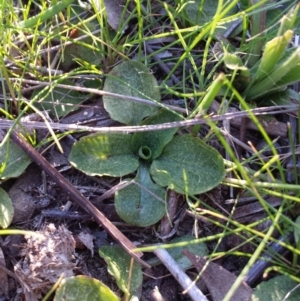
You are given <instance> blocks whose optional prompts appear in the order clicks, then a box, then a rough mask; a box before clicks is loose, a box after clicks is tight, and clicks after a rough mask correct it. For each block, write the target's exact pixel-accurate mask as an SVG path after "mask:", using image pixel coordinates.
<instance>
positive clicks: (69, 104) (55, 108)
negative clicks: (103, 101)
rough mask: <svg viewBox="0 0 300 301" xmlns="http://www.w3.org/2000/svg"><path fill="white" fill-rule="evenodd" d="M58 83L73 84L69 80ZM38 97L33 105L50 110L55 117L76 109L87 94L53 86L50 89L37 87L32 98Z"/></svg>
mask: <svg viewBox="0 0 300 301" xmlns="http://www.w3.org/2000/svg"><path fill="white" fill-rule="evenodd" d="M60 84H64V85H69V86H74V82H73V81H71V80H63V81H61V82H60ZM34 97H38V99H39V101H36V102H35V106H36V107H37V108H39V109H41V110H50V112H51V113H52V114H53V115H54V116H55V117H62V116H66V115H67V114H68V113H70V112H72V111H74V110H77V109H78V107H79V104H80V103H82V102H83V101H85V100H86V99H87V96H86V95H84V94H82V93H80V92H78V91H75V90H69V91H68V90H66V89H63V88H59V87H54V88H53V90H52V91H49V88H48V87H47V88H37V89H35V90H34V91H33V93H32V98H34Z"/></svg>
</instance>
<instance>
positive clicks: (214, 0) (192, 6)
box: [182, 0, 237, 35]
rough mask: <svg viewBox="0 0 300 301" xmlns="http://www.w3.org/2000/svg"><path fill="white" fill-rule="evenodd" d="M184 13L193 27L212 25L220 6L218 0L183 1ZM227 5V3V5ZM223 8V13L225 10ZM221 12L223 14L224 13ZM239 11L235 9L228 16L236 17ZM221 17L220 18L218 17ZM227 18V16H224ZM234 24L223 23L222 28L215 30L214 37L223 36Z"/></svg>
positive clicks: (230, 22) (231, 22)
mask: <svg viewBox="0 0 300 301" xmlns="http://www.w3.org/2000/svg"><path fill="white" fill-rule="evenodd" d="M182 3H183V5H184V6H183V13H184V16H185V18H186V20H187V21H188V22H189V23H190V24H191V25H204V24H205V23H208V24H211V20H212V19H214V17H215V14H216V12H217V7H218V4H219V1H218V0H209V1H208V0H194V1H188V2H185V1H183V2H182ZM226 4H227V3H225V5H226ZM225 5H224V6H223V9H222V12H223V11H224V9H225ZM222 12H221V13H222ZM236 12H237V9H236V8H235V7H233V8H232V9H231V10H230V11H229V12H227V14H226V16H230V15H234V14H235V13H236ZM218 17H219V16H218ZM223 17H225V16H223ZM232 24H233V21H229V22H228V21H227V22H226V23H224V22H223V23H221V24H220V26H217V28H216V29H215V30H214V35H216V34H217V33H218V34H222V33H224V32H225V31H226V29H227V28H229V27H230V26H231V25H232Z"/></svg>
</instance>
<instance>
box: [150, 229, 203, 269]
mask: <svg viewBox="0 0 300 301" xmlns="http://www.w3.org/2000/svg"><path fill="white" fill-rule="evenodd" d="M195 239H196V238H195V237H194V236H192V235H183V236H181V237H178V238H175V239H173V240H171V241H170V243H169V244H170V245H172V244H173V243H174V244H175V243H178V242H185V243H187V242H189V241H193V240H195ZM182 250H188V251H190V252H191V253H193V254H195V255H197V256H200V257H204V256H206V255H208V253H209V252H208V248H207V246H206V244H205V243H203V242H200V243H197V244H195V243H193V244H188V245H184V246H182V247H175V248H170V249H168V252H169V254H170V255H171V256H172V257H173V259H174V260H175V261H176V262H177V264H178V265H179V266H180V267H181V268H182V269H183V270H186V269H188V268H190V267H191V266H192V263H191V262H190V260H189V259H188V258H187V257H186V256H185V255H184V254H183V253H182ZM147 263H148V264H150V265H152V266H155V265H157V264H161V261H160V260H159V259H158V258H157V257H154V258H152V259H150V260H148V261H147Z"/></svg>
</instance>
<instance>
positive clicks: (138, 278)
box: [99, 246, 143, 294]
mask: <svg viewBox="0 0 300 301" xmlns="http://www.w3.org/2000/svg"><path fill="white" fill-rule="evenodd" d="M99 254H100V256H101V257H102V258H104V260H105V261H106V263H107V268H108V272H109V273H110V274H111V275H113V276H114V277H115V279H116V282H117V285H118V287H119V289H120V290H122V291H123V292H124V293H125V294H134V293H135V292H136V291H137V289H138V288H139V287H140V286H141V285H142V282H143V273H142V269H141V267H140V265H139V264H138V263H136V262H135V261H134V263H133V265H132V270H131V271H130V266H131V260H132V258H131V257H130V256H129V255H128V253H126V252H125V251H124V250H123V249H122V248H121V247H119V246H104V247H101V248H100V249H99ZM129 282H130V286H129ZM128 288H129V290H128Z"/></svg>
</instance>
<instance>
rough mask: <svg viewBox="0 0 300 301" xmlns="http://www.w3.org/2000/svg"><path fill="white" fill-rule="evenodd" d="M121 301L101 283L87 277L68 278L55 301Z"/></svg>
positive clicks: (58, 291) (56, 295)
mask: <svg viewBox="0 0 300 301" xmlns="http://www.w3.org/2000/svg"><path fill="white" fill-rule="evenodd" d="M66 300H69V301H70V300H73V301H95V300H97V301H119V298H118V297H117V296H116V295H115V294H114V293H113V292H112V291H111V290H110V289H109V288H108V287H107V286H106V285H105V284H103V283H102V282H101V281H99V280H97V279H94V278H91V277H87V276H83V275H80V276H75V277H70V278H66V279H64V280H63V281H62V283H61V284H60V286H59V288H58V289H57V291H56V293H55V297H54V301H66Z"/></svg>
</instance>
